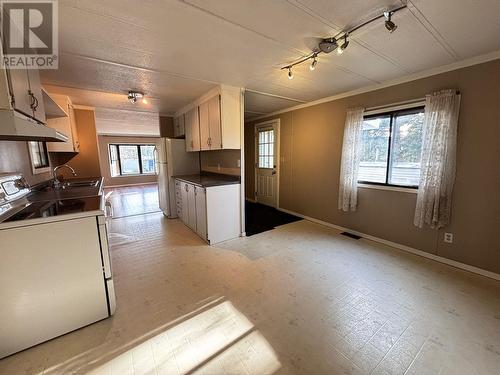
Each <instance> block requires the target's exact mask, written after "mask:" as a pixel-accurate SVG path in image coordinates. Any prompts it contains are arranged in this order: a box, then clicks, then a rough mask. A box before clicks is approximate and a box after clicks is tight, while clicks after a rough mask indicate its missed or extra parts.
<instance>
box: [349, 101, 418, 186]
mask: <svg viewBox="0 0 500 375" xmlns="http://www.w3.org/2000/svg"><path fill="white" fill-rule="evenodd" d="M422 111H423V112H424V113H425V105H422V104H418V105H415V106H412V107H408V108H400V109H392V110H391V109H388V110H386V111H381V112H377V113H370V114H368V115H365V116H363V122H364V121H365V120H366V119H373V118H377V117H384V116H386V117H387V116H389V117H390V123H389V139H388V147H387V164H386V171H385V182H374V181H364V180H359V179H358V181H357V182H358V184H361V185H374V186H379V187H388V188H397V189H409V190H411V191H417V190H418V186H419V185H399V184H391V183H389V176H390V169H391V165H392V148H393V141H394V139H393V138H394V137H393V132H392V131H393V129H394V119H395V118H396V117H397V116H400V115H408V114H412V113H413V114H414V113H419V112H422ZM358 168H359V167H358Z"/></svg>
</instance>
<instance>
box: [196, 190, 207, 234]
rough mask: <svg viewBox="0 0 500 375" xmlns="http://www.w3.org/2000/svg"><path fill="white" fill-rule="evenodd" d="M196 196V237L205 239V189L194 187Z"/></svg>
mask: <svg viewBox="0 0 500 375" xmlns="http://www.w3.org/2000/svg"><path fill="white" fill-rule="evenodd" d="M194 193H195V196H196V233H198V236H200V237H201V238H203V239H204V240H206V239H207V199H206V194H205V189H204V188H202V187H199V186H195V187H194Z"/></svg>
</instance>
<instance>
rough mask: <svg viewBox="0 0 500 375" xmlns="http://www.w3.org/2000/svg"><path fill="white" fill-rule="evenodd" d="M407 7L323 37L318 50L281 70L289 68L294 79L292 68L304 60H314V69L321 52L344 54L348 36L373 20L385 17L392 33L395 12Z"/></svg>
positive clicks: (390, 11)
mask: <svg viewBox="0 0 500 375" xmlns="http://www.w3.org/2000/svg"><path fill="white" fill-rule="evenodd" d="M405 8H407V5H402V6H400V7H398V8H394V9H391V10H387V11H385V12H383V13H382V14H379V15H378V16H376V17H373V18H371V19H369V20H367V21H365V22H363V23H361V24H358V25H357V26H354V27H351V28H349V29H347V30H343V31H341V32H339V33H338V34H337V35H335V36H332V37H329V38H324V39H321V41H320V42H319V43H318V47H317V49H316V50H314V51H313V52H311V53H310V54H308V55H306V56H304V57H302V58H301V59H299V60H297V61H295V62H293V63H291V64H288V65H286V66H283V67H282V68H281V70H288V79H292V78H293V73H292V68H293V67H294V66H296V65H299V64H302V63H303V62H305V61H308V60H312V62H311V65H310V66H309V69H311V70H314V69H315V68H316V65H317V64H318V60H317V57H318V55H319V54H320V53H331V52H333V51H335V50H337V54H339V55H341V54H343V53H344V51H345V50H346V48H347V46H348V45H349V40H348V38H349V37H350V36H351V35H352V33H353V32H355V31H357V30H359V29H361V28H362V27H365V26H366V25H368V24H370V23H372V22H375V21H377V20H379V19H381V18H384V19H385V23H384V25H385V28H386V29H387V30H389V32H391V33H392V32H394V30H396V29H397V28H398V26H397V25H396V24H395V23H394V22H392V16H393V15H394V13H396V12H398V11H400V10H402V9H405ZM341 38H343V39H344V43H342V45H339V39H341Z"/></svg>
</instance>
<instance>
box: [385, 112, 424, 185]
mask: <svg viewBox="0 0 500 375" xmlns="http://www.w3.org/2000/svg"><path fill="white" fill-rule="evenodd" d="M423 123H424V113H423V111H422V112H417V113H410V114H404V115H401V116H395V117H394V124H393V136H392V137H393V141H392V146H391V163H390V169H389V184H393V185H405V186H418V184H419V180H420V157H421V152H422V127H423Z"/></svg>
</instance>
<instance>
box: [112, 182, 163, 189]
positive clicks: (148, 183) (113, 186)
mask: <svg viewBox="0 0 500 375" xmlns="http://www.w3.org/2000/svg"><path fill="white" fill-rule="evenodd" d="M157 183H158V182H156V181H155V182H140V183H137V184H125V185H105V186H104V189H110V188H118V187H127V186H140V185H155V184H157Z"/></svg>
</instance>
